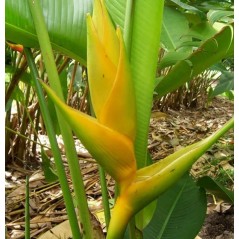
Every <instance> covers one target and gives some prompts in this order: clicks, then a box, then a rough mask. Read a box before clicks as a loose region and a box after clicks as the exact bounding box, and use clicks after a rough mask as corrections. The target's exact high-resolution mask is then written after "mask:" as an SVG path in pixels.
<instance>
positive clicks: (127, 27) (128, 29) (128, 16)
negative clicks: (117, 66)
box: [124, 0, 134, 59]
mask: <svg viewBox="0 0 239 239" xmlns="http://www.w3.org/2000/svg"><path fill="white" fill-rule="evenodd" d="M133 9H134V0H127V3H126V10H125V21H124V42H125V47H126V51H127V54H128V58H129V59H130V52H131V37H132V25H133V23H132V22H133V21H132V15H133V14H132V12H133Z"/></svg>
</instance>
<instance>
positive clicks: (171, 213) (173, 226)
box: [144, 173, 207, 239]
mask: <svg viewBox="0 0 239 239" xmlns="http://www.w3.org/2000/svg"><path fill="white" fill-rule="evenodd" d="M157 202H158V203H157V209H156V212H155V214H154V217H153V219H152V221H151V222H150V224H149V225H148V226H147V227H146V228H145V230H144V237H145V238H150V239H160V238H161V239H175V238H183V239H192V238H195V236H196V235H197V234H198V232H199V230H200V229H201V227H202V224H203V221H204V218H205V213H206V208H207V198H206V193H205V191H204V190H202V189H200V188H199V187H198V186H197V185H196V183H195V182H194V181H193V180H192V178H191V177H190V176H189V175H188V173H187V174H186V175H184V176H183V177H182V178H181V179H180V180H179V181H178V182H177V183H176V184H175V185H174V186H172V187H171V188H170V189H168V190H167V191H166V192H165V193H164V194H162V195H161V196H159V198H158V200H157Z"/></svg>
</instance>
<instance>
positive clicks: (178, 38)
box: [161, 6, 191, 52]
mask: <svg viewBox="0 0 239 239" xmlns="http://www.w3.org/2000/svg"><path fill="white" fill-rule="evenodd" d="M188 31H189V22H188V20H187V18H186V17H185V15H184V14H183V13H182V12H180V11H178V10H176V9H173V8H170V7H167V6H165V7H164V13H163V24H162V34H161V44H162V45H163V48H166V49H167V51H176V50H177V48H178V47H179V46H180V45H181V43H182V42H183V41H189V40H190V39H191V38H190V37H183V35H185V33H187V32H188ZM181 50H182V49H181ZM184 52H185V49H184Z"/></svg>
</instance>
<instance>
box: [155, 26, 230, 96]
mask: <svg viewBox="0 0 239 239" xmlns="http://www.w3.org/2000/svg"><path fill="white" fill-rule="evenodd" d="M232 50H233V27H232V26H230V25H228V26H226V27H224V28H223V29H222V30H221V31H220V32H219V33H217V34H216V35H214V36H213V37H212V38H210V39H208V40H207V41H205V42H204V43H203V44H202V45H201V47H199V48H198V49H197V50H196V51H195V52H193V53H192V54H191V55H190V56H189V57H188V58H186V59H185V60H182V61H180V62H178V63H177V64H176V65H175V66H174V67H173V68H172V70H171V71H170V72H169V73H168V74H167V75H166V76H165V77H163V78H161V80H160V81H159V83H158V86H157V87H156V89H155V91H156V92H157V93H158V95H159V97H161V96H163V95H165V94H167V93H169V92H171V91H173V90H176V89H177V88H178V87H180V86H181V85H183V84H184V83H186V82H187V81H189V80H190V79H192V77H194V76H196V75H198V74H199V73H201V72H202V71H203V70H205V69H207V68H208V67H210V66H211V65H213V64H215V63H217V62H218V61H220V60H221V59H223V58H224V57H227V56H229V55H230V54H232V53H233V51H232Z"/></svg>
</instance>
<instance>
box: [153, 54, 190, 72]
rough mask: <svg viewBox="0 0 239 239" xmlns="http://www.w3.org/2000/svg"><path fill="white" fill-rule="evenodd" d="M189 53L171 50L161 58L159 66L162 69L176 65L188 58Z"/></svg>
mask: <svg viewBox="0 0 239 239" xmlns="http://www.w3.org/2000/svg"><path fill="white" fill-rule="evenodd" d="M189 55H190V53H189V52H176V51H170V52H168V53H166V54H165V56H164V57H163V58H162V60H160V62H159V64H158V67H159V69H160V70H162V69H163V68H165V67H168V66H172V65H175V64H176V63H177V62H178V61H182V60H184V59H186V58H187V57H188V56H189Z"/></svg>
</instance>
